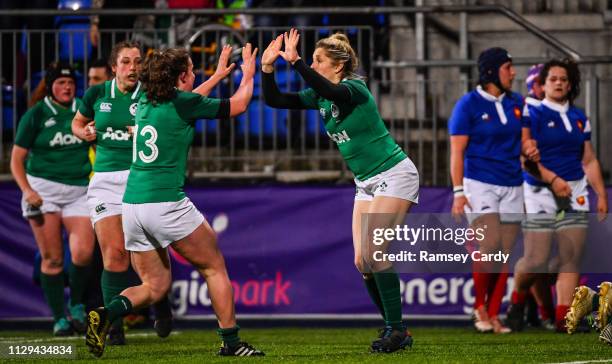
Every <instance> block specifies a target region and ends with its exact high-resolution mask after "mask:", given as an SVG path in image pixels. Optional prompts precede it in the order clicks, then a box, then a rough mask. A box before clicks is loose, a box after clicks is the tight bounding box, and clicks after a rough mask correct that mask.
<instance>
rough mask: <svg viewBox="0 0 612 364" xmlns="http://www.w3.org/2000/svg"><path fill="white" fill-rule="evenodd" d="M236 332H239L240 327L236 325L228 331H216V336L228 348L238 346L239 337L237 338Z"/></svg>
mask: <svg viewBox="0 0 612 364" xmlns="http://www.w3.org/2000/svg"><path fill="white" fill-rule="evenodd" d="M238 331H240V326H238V325H236V326H234V327H231V328H229V329H220V328H219V329H217V335H219V337H220V338H221V340H222V341H223V343H225V344H226V345H227V346H229V347H230V348H232V347H234V346H236V345H238V343H239V342H240V337H238Z"/></svg>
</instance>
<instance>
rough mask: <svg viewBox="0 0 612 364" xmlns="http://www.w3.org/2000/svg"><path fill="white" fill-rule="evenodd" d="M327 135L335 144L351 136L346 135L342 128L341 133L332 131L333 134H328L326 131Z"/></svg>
mask: <svg viewBox="0 0 612 364" xmlns="http://www.w3.org/2000/svg"><path fill="white" fill-rule="evenodd" d="M327 135H328V136H329V138H330V139H331V140H333V141H335V142H336V144H342V143H346V142H348V141H350V140H351V137H350V136H349V135H348V133H347V132H346V130H342V132H341V133H333V134H330V133H329V132H327Z"/></svg>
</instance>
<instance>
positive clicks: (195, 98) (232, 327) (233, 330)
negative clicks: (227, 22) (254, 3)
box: [86, 43, 263, 356]
mask: <svg viewBox="0 0 612 364" xmlns="http://www.w3.org/2000/svg"><path fill="white" fill-rule="evenodd" d="M225 49H228V47H226V48H225ZM225 49H224V50H225ZM256 54H257V49H255V50H254V51H251V45H250V44H248V43H247V45H246V46H245V47H244V48H243V50H242V59H243V64H242V66H241V67H242V72H243V77H242V81H241V83H240V86H239V88H238V89H237V90H236V92H235V93H234V95H233V96H232V97H231V98H229V99H213V98H207V97H203V96H201V95H200V94H198V93H195V92H191V91H192V89H193V82H194V80H195V75H194V73H193V63H192V61H191V59H190V58H189V54H188V52H187V51H186V50H184V49H178V48H176V49H167V50H162V51H155V52H153V53H152V54H150V55H149V56H148V57H147V59H146V61H145V64H144V70H143V75H142V80H143V83H144V88H145V94H144V95H142V96H141V98H140V101H139V103H138V112H137V114H136V126H135V128H134V149H133V156H132V166H131V168H130V174H129V178H128V182H127V188H126V191H125V195H124V198H123V231H124V232H125V238H126V248H127V249H128V250H129V251H131V252H132V261H133V264H134V267H135V268H136V271H137V272H138V274H139V276H140V278H141V279H142V281H143V283H142V284H141V285H139V286H135V287H130V288H128V289H126V290H124V291H123V292H121V294H120V295H117V296H115V297H114V298H113V300H112V301H111V302H110V304H107V305H105V307H102V308H98V309H95V310H93V311H91V312H90V313H89V316H88V329H87V340H86V343H87V345H88V346H89V350H90V351H91V352H92V353H93V354H94V355H96V356H101V355H102V353H103V351H104V344H105V336H106V330H107V329H108V325H109V322H111V321H112V320H114V319H115V318H117V317H121V316H122V315H124V314H126V313H127V312H129V311H131V310H132V308H134V307H135V308H139V307H143V306H146V305H149V304H151V303H153V302H156V301H157V300H159V299H160V298H161V297H162V296H163V295H165V294H166V292H167V291H168V289H169V288H170V284H171V281H172V275H171V271H170V260H169V256H168V251H167V248H168V246H172V248H173V249H174V250H175V251H176V252H177V253H179V254H180V255H181V256H183V257H184V258H185V259H187V260H188V261H189V262H190V263H191V264H193V265H194V267H195V268H196V269H197V270H198V271H199V272H200V274H201V275H202V276H203V278H204V279H205V280H206V283H207V285H208V292H209V294H210V297H211V300H212V306H213V310H214V311H215V314H216V315H217V320H218V324H219V329H218V330H217V332H218V333H219V336H220V337H221V339H222V341H223V346H222V347H221V349H220V350H219V355H224V356H261V355H263V352H261V351H260V350H257V349H255V348H254V347H253V346H251V345H249V344H247V343H246V342H243V341H240V338H239V336H238V331H239V327H238V325H237V324H236V317H235V309H234V297H233V290H232V285H231V283H230V280H229V277H228V275H227V270H226V268H225V262H224V259H223V256H222V255H221V251H220V250H219V249H218V247H217V242H216V235H215V232H214V231H213V229H212V228H211V226H210V225H209V224H208V222H207V221H206V220H205V219H204V216H202V214H201V213H200V212H199V211H198V210H197V208H196V207H195V206H194V205H193V203H192V202H191V201H190V200H189V198H188V197H186V196H185V192H184V191H183V185H184V180H185V170H186V167H187V155H188V151H189V147H190V146H191V143H192V141H193V135H194V122H195V120H197V119H202V118H206V119H209V118H222V119H225V118H228V117H231V116H236V115H238V114H240V113H242V112H244V111H245V110H246V109H247V106H248V104H249V101H250V99H251V96H252V94H253V75H254V74H255V68H256V66H255V56H256ZM222 55H223V56H224V57H222V59H220V61H219V63H220V65H219V68H221V69H231V68H232V67H233V66H230V67H227V66H226V64H227V59H228V57H227V56H228V55H229V53H224V54H222ZM196 90H198V89H196ZM196 90H193V91H196Z"/></svg>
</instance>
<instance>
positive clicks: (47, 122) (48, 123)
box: [45, 118, 57, 128]
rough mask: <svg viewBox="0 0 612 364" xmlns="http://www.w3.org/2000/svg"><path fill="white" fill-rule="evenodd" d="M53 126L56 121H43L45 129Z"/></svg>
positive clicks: (50, 119) (51, 119)
mask: <svg viewBox="0 0 612 364" xmlns="http://www.w3.org/2000/svg"><path fill="white" fill-rule="evenodd" d="M55 124H57V121H55V119H53V118H49V119H47V121H45V128H50V127H52V126H53V125H55Z"/></svg>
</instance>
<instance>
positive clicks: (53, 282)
mask: <svg viewBox="0 0 612 364" xmlns="http://www.w3.org/2000/svg"><path fill="white" fill-rule="evenodd" d="M40 285H41V287H42V289H43V292H44V294H45V299H46V300H47V304H48V305H49V307H50V308H51V312H52V313H53V321H56V322H57V320H59V319H61V318H65V317H66V313H65V312H64V272H59V273H58V274H52V275H51V274H45V273H42V272H41V273H40Z"/></svg>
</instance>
